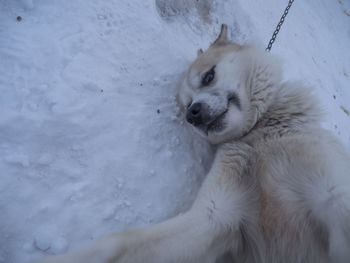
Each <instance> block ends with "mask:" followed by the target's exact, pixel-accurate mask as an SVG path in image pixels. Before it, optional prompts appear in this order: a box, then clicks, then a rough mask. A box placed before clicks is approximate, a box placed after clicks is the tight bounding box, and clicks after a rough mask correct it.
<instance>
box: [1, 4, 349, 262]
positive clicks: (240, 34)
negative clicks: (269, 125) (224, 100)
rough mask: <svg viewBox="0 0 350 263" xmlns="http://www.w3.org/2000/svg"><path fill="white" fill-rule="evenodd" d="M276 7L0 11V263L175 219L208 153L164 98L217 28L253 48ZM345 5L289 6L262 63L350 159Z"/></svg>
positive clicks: (172, 98) (172, 101)
mask: <svg viewBox="0 0 350 263" xmlns="http://www.w3.org/2000/svg"><path fill="white" fill-rule="evenodd" d="M287 2H288V1H287V0H286V1H274V0H258V1H256V0H222V1H218V0H217V1H210V0H199V1H190V0H155V1H154V0H138V1H120V0H111V1H93V0H75V1H60V0H51V1H45V0H0V67H1V72H0V89H1V96H0V111H1V115H0V171H1V182H0V212H1V217H0V262H6V263H8V262H14V263H17V262H28V261H31V260H33V259H36V258H40V257H42V256H44V255H48V254H57V253H63V252H66V251H68V250H74V249H78V248H80V247H83V246H86V245H88V244H90V243H91V242H93V241H94V240H96V239H98V238H100V237H103V236H105V235H107V234H110V233H114V232H118V231H122V230H125V229H129V228H134V227H139V226H144V225H149V224H153V223H156V222H159V221H162V220H164V219H166V218H169V217H171V216H174V215H176V214H178V213H181V212H183V211H185V210H186V209H187V208H188V207H189V206H190V205H191V202H192V201H193V199H194V198H195V195H196V192H197V190H198V188H199V187H200V184H201V182H202V180H203V178H204V176H205V173H206V171H207V170H208V168H209V167H210V162H211V160H212V149H211V147H210V146H209V145H208V144H207V143H206V142H204V141H203V140H202V139H200V138H197V137H196V136H194V134H193V132H192V130H191V129H190V127H188V126H187V125H186V124H185V123H184V121H183V115H182V114H181V112H180V110H179V108H178V106H177V103H176V90H177V87H178V85H179V82H180V80H181V76H182V74H183V72H184V71H185V70H186V68H187V66H188V65H189V63H190V62H191V61H192V60H193V59H194V58H195V56H196V50H197V49H199V48H204V49H205V48H207V47H208V46H209V45H210V43H211V42H212V41H213V40H214V39H215V37H216V36H217V34H218V31H219V29H220V24H221V23H227V24H228V25H229V27H230V36H231V37H232V38H233V39H235V40H236V41H237V42H239V43H241V44H245V43H254V44H256V45H258V46H261V47H262V48H263V47H264V46H265V44H267V42H268V40H269V38H270V36H271V34H272V32H273V30H274V28H275V26H276V24H277V22H278V20H279V18H280V16H281V14H282V11H283V10H284V8H285V6H286V4H287ZM349 13H350V3H349V1H340V0H339V1H338V0H310V1H295V2H294V5H293V7H292V8H291V10H290V13H289V15H288V16H287V18H286V21H285V23H284V25H283V27H282V30H281V32H280V34H279V35H278V38H277V41H276V42H275V44H274V46H273V48H272V53H273V54H276V55H278V56H280V57H281V58H282V61H283V65H284V71H285V76H284V78H285V79H298V80H301V81H303V82H305V83H307V84H309V85H312V86H314V87H315V90H316V93H317V95H318V96H319V97H320V100H321V101H322V104H323V108H324V109H325V112H326V113H328V114H327V121H326V122H325V124H324V125H325V127H327V128H329V129H331V130H332V131H333V132H334V134H335V135H336V136H338V137H339V139H340V140H341V141H342V142H343V143H344V144H345V146H346V147H347V148H348V149H349V150H350V134H349V131H350V119H349V118H350V116H349V114H350V113H349V111H350V85H349V83H350V82H349V80H350V52H349V47H350V14H349Z"/></svg>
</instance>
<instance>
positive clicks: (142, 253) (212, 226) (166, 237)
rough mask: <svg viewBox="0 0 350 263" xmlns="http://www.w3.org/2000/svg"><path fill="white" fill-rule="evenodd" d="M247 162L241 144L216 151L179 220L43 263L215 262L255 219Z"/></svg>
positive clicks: (234, 245) (247, 151)
mask: <svg viewBox="0 0 350 263" xmlns="http://www.w3.org/2000/svg"><path fill="white" fill-rule="evenodd" d="M250 157H251V151H250V148H249V147H248V146H246V145H243V144H227V145H224V146H222V147H221V148H220V149H219V150H218V152H217V155H216V159H215V161H214V163H213V166H212V168H211V170H210V172H209V174H208V175H207V178H206V180H205V181H204V183H203V186H202V188H201V190H200V192H199V195H198V198H197V199H196V201H195V203H194V204H193V206H192V208H191V209H190V210H189V211H188V212H186V213H185V214H182V215H179V216H177V217H175V218H173V219H170V220H168V221H165V222H163V223H161V224H157V225H154V226H150V227H147V228H144V229H139V230H134V231H128V232H124V233H120V234H115V235H113V236H110V237H108V238H105V239H102V240H101V241H99V242H97V243H96V244H94V245H93V246H91V247H90V248H88V249H87V250H85V251H82V252H79V253H74V254H71V255H66V256H59V257H56V258H49V259H48V261H43V262H66V263H73V262H75V263H78V262H81V263H83V262H84V263H90V262H91V263H92V262H94V263H97V262H101V263H102V262H109V263H110V262H118V263H126V262H128V263H145V262H152V263H168V262H203V263H204V262H215V259H216V258H217V257H219V256H221V255H222V254H223V253H225V252H226V251H228V250H230V251H237V250H238V249H239V246H240V242H241V239H242V233H241V226H242V225H241V223H242V220H248V219H249V218H254V217H252V215H251V213H255V212H254V211H255V209H254V208H253V207H252V206H253V205H254V200H253V199H251V195H250V192H252V190H253V188H254V187H252V185H251V182H252V180H250V179H249V177H250V175H249V174H246V173H247V171H248V169H247V167H248V166H249V165H248V164H249V161H250Z"/></svg>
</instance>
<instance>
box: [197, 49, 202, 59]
mask: <svg viewBox="0 0 350 263" xmlns="http://www.w3.org/2000/svg"><path fill="white" fill-rule="evenodd" d="M201 54H203V49H201V48H200V49H198V50H197V57H198V56H200V55H201Z"/></svg>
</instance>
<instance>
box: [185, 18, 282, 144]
mask: <svg viewBox="0 0 350 263" xmlns="http://www.w3.org/2000/svg"><path fill="white" fill-rule="evenodd" d="M259 54H260V53H259V52H256V51H255V49H253V48H252V47H247V46H240V45H238V44H236V43H234V42H231V41H228V39H227V26H226V25H222V27H221V32H220V35H219V37H218V38H217V39H216V41H215V42H214V43H213V44H212V45H211V46H210V47H209V48H208V49H207V50H206V51H205V52H203V51H202V50H199V51H198V57H197V59H196V60H195V61H194V62H193V63H192V65H191V66H190V67H189V69H188V71H187V74H186V76H185V78H184V80H183V83H182V85H181V87H180V89H179V94H178V98H179V101H180V103H181V104H182V106H183V108H184V109H185V110H186V120H187V122H188V123H190V124H191V125H192V126H193V127H194V129H195V131H196V132H198V133H199V134H200V135H202V136H203V137H204V138H206V139H207V140H208V141H209V142H211V143H213V144H218V143H222V142H225V141H228V140H231V139H235V138H239V137H241V136H242V135H243V134H245V133H246V132H247V131H249V130H250V129H251V127H252V126H253V125H254V124H255V122H256V121H257V118H258V115H259V114H261V113H262V111H264V107H265V106H264V105H260V104H262V101H260V102H259V101H257V100H260V99H261V98H260V97H268V96H265V95H266V92H262V93H264V94H259V93H261V92H260V91H257V90H256V88H258V86H259V81H263V82H264V81H265V82H269V80H267V79H269V78H271V77H272V76H270V75H271V74H270V73H269V72H270V71H269V70H267V68H266V66H268V65H264V63H262V64H261V65H260V64H259V65H257V63H256V61H257V60H256V57H259V56H261V55H259ZM265 64H266V63H265ZM259 74H260V75H259ZM277 75H278V74H277ZM277 78H279V76H278V77H277ZM264 84H265V85H267V86H268V83H267V84H266V83H264ZM253 86H254V87H253ZM260 88H262V89H263V87H260ZM254 89H255V90H254ZM253 93H254V94H253ZM255 93H257V94H255ZM267 93H269V92H267ZM252 94H253V95H254V96H253V95H252ZM265 99H266V98H264V100H265Z"/></svg>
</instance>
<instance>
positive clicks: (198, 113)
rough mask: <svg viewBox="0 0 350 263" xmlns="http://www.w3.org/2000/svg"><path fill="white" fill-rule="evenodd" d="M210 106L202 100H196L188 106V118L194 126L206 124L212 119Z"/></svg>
mask: <svg viewBox="0 0 350 263" xmlns="http://www.w3.org/2000/svg"><path fill="white" fill-rule="evenodd" d="M208 108H209V106H208V105H207V104H205V103H202V102H196V103H194V104H192V105H191V107H189V108H188V110H187V112H186V120H187V122H188V123H190V124H192V125H193V126H200V125H205V124H207V123H208V121H209V120H210V117H209V114H208Z"/></svg>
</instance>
